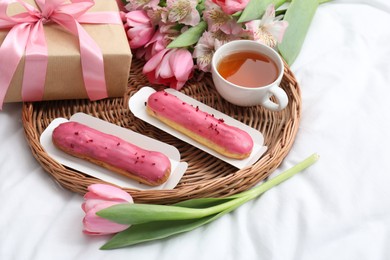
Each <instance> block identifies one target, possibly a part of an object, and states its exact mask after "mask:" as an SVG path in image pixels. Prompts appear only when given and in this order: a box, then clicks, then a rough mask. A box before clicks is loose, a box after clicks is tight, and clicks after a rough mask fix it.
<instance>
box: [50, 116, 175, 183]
mask: <svg viewBox="0 0 390 260" xmlns="http://www.w3.org/2000/svg"><path fill="white" fill-rule="evenodd" d="M52 140H53V143H54V144H55V146H57V147H58V148H59V149H61V150H63V151H65V152H67V153H69V154H71V155H73V156H76V157H79V158H83V159H86V160H89V161H91V162H94V163H96V164H98V165H101V166H103V167H105V168H108V169H111V170H114V171H116V172H118V173H121V174H122V175H125V176H127V177H130V178H134V179H136V180H138V181H140V182H143V183H145V184H148V185H153V186H154V185H159V184H161V183H163V182H165V181H166V179H167V178H168V176H169V173H170V169H171V163H170V161H169V159H168V157H167V156H165V155H164V154H162V153H160V152H154V151H148V150H145V149H142V148H140V147H138V146H136V145H134V144H131V143H129V142H127V141H125V140H123V139H121V138H118V137H116V136H113V135H109V134H106V133H103V132H100V131H98V130H96V129H93V128H90V127H88V126H86V125H83V124H80V123H77V122H66V123H62V124H60V125H59V126H58V127H56V128H55V129H54V131H53V135H52Z"/></svg>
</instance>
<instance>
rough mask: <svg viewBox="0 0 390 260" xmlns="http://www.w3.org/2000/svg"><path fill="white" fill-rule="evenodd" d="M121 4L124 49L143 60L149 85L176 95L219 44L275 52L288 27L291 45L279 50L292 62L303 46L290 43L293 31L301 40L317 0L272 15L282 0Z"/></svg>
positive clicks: (136, 0)
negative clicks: (249, 43) (242, 42)
mask: <svg viewBox="0 0 390 260" xmlns="http://www.w3.org/2000/svg"><path fill="white" fill-rule="evenodd" d="M122 1H124V4H125V13H124V17H123V18H124V22H125V29H126V32H127V35H128V38H129V44H130V47H131V49H132V50H133V52H134V53H135V56H136V57H137V58H142V59H144V60H145V61H146V63H145V65H144V68H143V73H144V74H145V75H146V76H147V78H148V80H149V82H150V83H152V84H164V85H167V86H170V87H171V88H174V89H177V90H179V89H181V88H182V87H183V85H184V84H185V83H186V82H187V80H188V79H189V78H191V77H192V75H193V72H194V70H199V71H201V72H209V71H210V62H211V59H212V56H213V53H214V51H215V50H216V49H217V48H218V47H219V46H221V45H222V44H224V43H226V42H229V41H233V40H237V39H249V40H254V41H258V42H261V43H263V44H266V45H269V46H271V47H273V48H275V49H276V48H277V47H278V46H277V45H278V44H280V43H281V42H282V40H283V37H284V34H285V32H286V29H287V27H290V26H292V28H291V30H290V35H291V36H290V37H289V38H290V39H287V40H288V41H294V42H296V44H295V46H294V45H292V46H291V43H288V44H287V46H286V47H285V48H284V49H287V50H288V51H285V52H284V53H283V51H282V50H283V48H282V49H280V51H281V53H282V55H283V56H284V58H285V59H286V60H287V62H289V60H288V59H290V61H291V62H292V60H293V59H294V58H295V57H292V58H290V57H289V56H294V55H295V56H296V54H294V53H293V54H292V55H290V53H291V52H295V53H296V52H297V51H299V49H300V44H301V43H302V42H303V39H299V38H298V39H291V38H294V37H296V38H297V36H296V32H294V31H296V27H297V26H299V31H300V32H301V33H300V34H301V35H303V37H304V35H305V33H306V31H307V28H308V25H309V23H310V21H311V18H312V16H313V15H314V11H315V8H316V6H317V5H318V2H317V0H314V1H313V0H310V1H307V0H294V1H293V2H292V3H291V4H290V5H288V6H287V8H281V9H280V10H278V11H277V12H276V11H275V8H279V7H281V6H282V4H284V3H285V2H286V0H122ZM313 3H314V4H313ZM302 6H304V8H301V7H302ZM302 11H303V12H302ZM297 12H298V13H297ZM276 14H277V15H276ZM289 16H290V17H291V19H290V18H289ZM294 18H295V19H294ZM289 23H291V24H290V26H289ZM302 32H303V33H302ZM298 37H299V35H298ZM303 37H302V36H301V38H303ZM289 52H290V53H289ZM284 54H285V55H284Z"/></svg>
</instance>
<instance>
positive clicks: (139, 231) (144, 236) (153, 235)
mask: <svg viewBox="0 0 390 260" xmlns="http://www.w3.org/2000/svg"><path fill="white" fill-rule="evenodd" d="M234 209H235V208H231V209H229V210H226V211H223V212H220V213H218V214H214V215H210V216H207V217H204V218H199V219H190V220H180V221H158V222H150V223H145V224H139V225H134V226H131V227H129V228H128V229H126V230H124V231H122V232H120V233H118V234H116V235H115V236H114V237H113V238H112V239H111V240H110V241H108V242H107V243H106V244H104V245H103V246H102V247H101V248H100V249H115V248H120V247H125V246H131V245H135V244H138V243H142V242H147V241H152V240H156V239H162V238H166V237H169V236H173V235H176V234H180V233H184V232H188V231H191V230H193V229H195V228H198V227H200V226H203V225H205V224H207V223H209V222H211V221H213V220H215V219H217V218H219V217H221V216H223V215H225V214H226V213H228V212H230V211H232V210H234Z"/></svg>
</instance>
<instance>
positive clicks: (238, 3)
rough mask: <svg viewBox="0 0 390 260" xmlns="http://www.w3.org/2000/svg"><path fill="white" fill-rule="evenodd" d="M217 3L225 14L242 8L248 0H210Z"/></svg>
mask: <svg viewBox="0 0 390 260" xmlns="http://www.w3.org/2000/svg"><path fill="white" fill-rule="evenodd" d="M212 1H213V2H214V3H216V4H217V5H219V6H220V7H221V9H222V10H223V11H224V12H225V13H227V14H234V13H236V12H238V11H241V10H243V9H244V8H245V7H246V5H247V4H248V2H249V0H212Z"/></svg>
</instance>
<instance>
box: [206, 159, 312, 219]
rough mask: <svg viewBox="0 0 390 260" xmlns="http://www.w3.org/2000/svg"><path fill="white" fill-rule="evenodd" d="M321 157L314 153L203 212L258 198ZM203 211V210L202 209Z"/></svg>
mask: <svg viewBox="0 0 390 260" xmlns="http://www.w3.org/2000/svg"><path fill="white" fill-rule="evenodd" d="M318 159H319V156H318V154H312V155H311V156H309V157H308V158H306V159H305V160H303V161H302V162H300V163H298V164H296V165H295V166H293V167H292V168H290V169H288V170H286V171H284V172H283V173H281V174H279V175H278V176H276V177H274V178H272V179H270V180H268V181H266V182H264V183H263V184H261V185H259V186H257V187H255V188H253V189H250V190H248V191H244V192H241V193H239V194H236V195H233V196H231V197H233V198H234V197H236V199H233V200H231V201H228V202H225V203H222V204H219V205H216V206H213V207H210V208H207V209H204V212H203V214H204V215H205V216H208V215H211V214H215V213H218V212H221V211H224V210H227V209H229V208H236V207H237V206H240V205H242V204H244V203H246V202H247V201H249V200H252V199H254V198H256V197H257V196H259V195H261V194H262V193H264V192H266V191H267V190H269V189H271V188H272V187H274V186H276V185H278V184H280V183H282V182H284V181H285V180H287V179H289V178H291V177H292V176H294V175H295V174H297V173H298V172H301V171H303V170H304V169H306V168H308V167H309V166H311V165H312V164H314V163H315V162H316V161H317V160H318ZM202 211H203V210H202Z"/></svg>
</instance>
